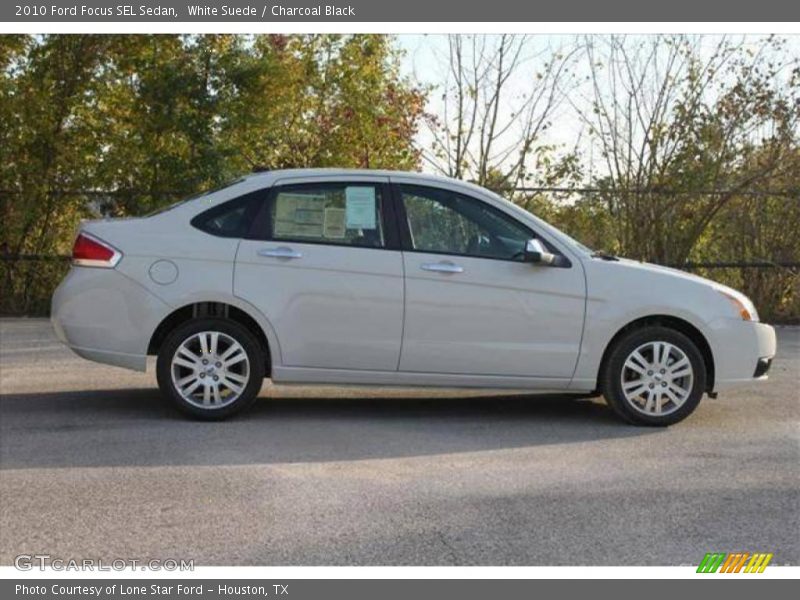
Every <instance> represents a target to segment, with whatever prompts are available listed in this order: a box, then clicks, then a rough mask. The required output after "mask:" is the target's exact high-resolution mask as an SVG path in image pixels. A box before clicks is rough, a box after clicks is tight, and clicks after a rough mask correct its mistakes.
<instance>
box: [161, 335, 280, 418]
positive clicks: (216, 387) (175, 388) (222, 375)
mask: <svg viewBox="0 0 800 600" xmlns="http://www.w3.org/2000/svg"><path fill="white" fill-rule="evenodd" d="M264 363H265V360H264V353H263V350H262V348H261V345H260V344H259V342H258V340H257V339H256V338H255V336H253V334H251V333H250V332H249V331H248V330H247V329H245V328H244V327H243V326H242V325H240V324H239V323H236V322H234V321H227V320H225V319H196V320H193V321H189V322H188V323H184V324H183V325H181V326H179V327H177V328H176V329H175V330H173V331H172V332H171V333H170V334H169V335H168V336H167V338H166V339H165V340H164V343H163V344H162V346H161V349H160V350H159V353H158V362H157V368H156V376H157V379H158V385H159V387H160V388H161V391H162V393H163V394H164V395H165V396H166V397H167V398H168V399H170V400H171V401H172V402H173V403H174V404H175V405H176V406H177V407H178V408H179V409H180V410H182V411H183V412H185V413H187V414H189V415H192V416H194V417H198V418H201V419H208V420H212V419H223V418H225V417H229V416H230V415H232V414H234V413H236V412H239V411H240V410H242V409H244V408H246V407H247V406H249V405H250V404H252V402H253V401H254V400H255V399H256V396H257V395H258V392H259V391H260V389H261V384H262V383H263V380H264Z"/></svg>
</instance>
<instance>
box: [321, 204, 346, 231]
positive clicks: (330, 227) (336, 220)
mask: <svg viewBox="0 0 800 600" xmlns="http://www.w3.org/2000/svg"><path fill="white" fill-rule="evenodd" d="M345 233H346V232H345V228H344V209H343V208H332V207H328V208H326V209H325V220H324V226H323V235H324V236H325V237H326V238H327V239H343V238H344V235H345Z"/></svg>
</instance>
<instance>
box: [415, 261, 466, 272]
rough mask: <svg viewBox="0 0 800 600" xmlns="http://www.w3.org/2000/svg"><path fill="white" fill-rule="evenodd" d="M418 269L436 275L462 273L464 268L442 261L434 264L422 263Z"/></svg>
mask: <svg viewBox="0 0 800 600" xmlns="http://www.w3.org/2000/svg"><path fill="white" fill-rule="evenodd" d="M419 268H420V269H422V270H423V271H436V272H438V273H463V272H464V267H462V266H460V265H457V264H455V263H452V262H450V261H449V260H443V261H441V262H435V263H422V264H421V265H420V266H419Z"/></svg>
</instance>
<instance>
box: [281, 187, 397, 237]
mask: <svg viewBox="0 0 800 600" xmlns="http://www.w3.org/2000/svg"><path fill="white" fill-rule="evenodd" d="M382 213H383V198H382V197H381V188H380V186H376V185H373V184H370V183H320V184H303V185H295V186H285V187H279V188H277V189H276V190H275V192H274V194H273V196H272V201H271V203H270V219H269V221H270V224H269V228H270V235H269V237H270V238H271V239H273V240H285V241H295V242H310V243H324V244H334V245H344V246H361V247H367V248H381V247H383V246H384V244H385V240H384V232H383V223H382V216H383V215H382Z"/></svg>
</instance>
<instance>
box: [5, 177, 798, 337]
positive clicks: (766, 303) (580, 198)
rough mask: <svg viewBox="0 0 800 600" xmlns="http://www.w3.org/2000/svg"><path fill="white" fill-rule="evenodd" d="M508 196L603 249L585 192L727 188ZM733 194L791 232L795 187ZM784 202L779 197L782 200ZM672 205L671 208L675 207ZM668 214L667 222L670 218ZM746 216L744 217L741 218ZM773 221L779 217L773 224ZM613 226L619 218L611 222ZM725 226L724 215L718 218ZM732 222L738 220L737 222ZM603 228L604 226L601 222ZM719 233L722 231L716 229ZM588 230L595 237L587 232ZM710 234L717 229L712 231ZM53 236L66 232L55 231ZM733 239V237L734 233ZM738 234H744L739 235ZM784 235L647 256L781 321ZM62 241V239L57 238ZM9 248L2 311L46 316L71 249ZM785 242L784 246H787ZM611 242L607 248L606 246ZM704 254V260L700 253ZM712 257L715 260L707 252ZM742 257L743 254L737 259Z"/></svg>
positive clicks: (788, 309)
mask: <svg viewBox="0 0 800 600" xmlns="http://www.w3.org/2000/svg"><path fill="white" fill-rule="evenodd" d="M17 193H18V192H16V191H13V190H0V198H2V197H3V196H5V198H6V199H10V197H13V196H14V195H16V194H17ZM54 193H55V194H57V195H58V196H60V197H67V196H70V197H73V198H75V197H78V198H79V201H80V202H81V203H84V204H87V205H89V204H92V205H95V206H97V205H99V204H100V203H104V202H105V203H108V202H110V203H112V204H113V203H114V202H115V201H116V200H119V199H120V198H122V199H123V200H129V199H131V198H133V197H134V196H137V197H139V196H142V195H144V196H146V197H147V198H149V200H150V202H149V204H151V206H152V205H156V206H158V205H164V204H166V203H169V202H172V201H174V200H175V199H176V196H177V197H181V196H184V195H185V194H184V193H179V192H175V191H160V192H149V193H147V194H144V193H143V192H132V191H131V190H127V191H124V192H121V191H97V190H91V191H81V190H69V191H63V190H61V191H57V192H54ZM501 193H503V194H504V195H506V196H507V197H512V198H513V199H514V200H515V201H516V202H517V203H518V204H520V205H522V206H524V207H525V208H527V209H528V210H531V211H532V212H534V213H537V214H539V216H541V217H543V218H544V219H545V220H548V221H550V222H552V223H553V224H555V225H556V226H558V227H560V228H562V229H563V230H564V231H567V232H569V233H573V234H576V237H579V238H584V239H586V240H587V241H589V242H590V243H594V244H599V245H595V247H602V248H604V249H608V247H607V246H605V245H604V242H605V241H606V240H607V239H610V238H613V237H614V236H613V235H612V234H611V233H612V232H611V230H610V229H609V223H611V224H612V226H613V225H614V224H613V223H612V219H619V218H620V215H619V214H617V215H614V214H613V211H614V210H615V209H617V210H619V206H615V205H614V203H613V201H612V202H606V201H600V202H598V203H596V204H595V205H594V206H589V210H588V212H585V213H581V211H580V210H572V208H574V207H580V206H581V202H583V203H584V204H583V206H584V207H586V206H588V204H589V203H586V199H587V198H592V199H597V198H603V197H605V198H608V197H612V198H613V197H623V196H624V195H626V194H627V195H628V197H630V196H631V195H635V196H636V197H637V199H638V200H642V201H643V202H646V203H647V206H650V205H658V203H659V202H660V199H661V198H680V197H682V196H685V195H691V196H693V197H695V198H701V197H706V198H707V197H718V196H720V195H721V194H726V193H728V192H726V191H725V190H707V191H705V190H703V191H691V192H687V191H674V190H608V189H602V188H563V187H525V188H516V189H511V190H501ZM736 194H737V198H738V199H739V200H741V201H742V202H750V203H751V205H750V206H749V208H748V206H746V205H743V206H742V207H741V210H740V212H739V213H738V214H739V215H744V217H747V215H748V214H749V213H748V210H750V211H753V212H755V211H760V210H762V208H763V207H765V206H767V205H768V204H769V203H770V202H776V200H775V199H776V198H777V199H778V200H777V202H778V204H774V205H772V207H771V208H770V210H771V211H772V212H771V216H769V218H770V219H772V222H771V223H770V227H772V228H774V229H778V230H783V231H784V232H792V231H795V230H796V229H797V222H796V221H795V220H794V216H793V215H795V213H796V212H797V210H798V209H797V206H798V200H799V199H800V193H798V191H797V190H756V191H744V190H740V191H738V192H736ZM784 203H785V204H784ZM662 206H666V207H667V208H668V209H670V210H673V209H674V205H671V204H669V203H668V204H666V205H663V204H662ZM673 212H674V210H673ZM670 218H672V216H670V215H667V218H665V219H664V220H665V221H666V224H667V226H670V221H669V219H670ZM724 218H725V217H724V216H717V219H718V220H719V219H724ZM756 218H757V219H761V221H758V222H757V223H756V224H757V225H758V226H759V227H761V225H762V223H763V219H764V217H763V216H758V215H755V216H754V219H756ZM743 220H744V221H746V220H747V219H746V218H744V219H743ZM776 221H777V225H776V224H775V223H776ZM616 225H617V226H618V225H619V223H617V224H616ZM723 225H724V226H725V227H727V226H728V224H727V223H724V224H723ZM736 226H737V227H738V224H737V225H736ZM604 228H605V229H604ZM722 233H725V231H722ZM593 235H594V238H595V239H591V238H592V237H593ZM713 235H716V231H715V232H714V233H713V234H712V237H713ZM742 235H743V236H746V235H749V232H748V231H747V230H744V229H743V230H742ZM59 236H60V237H59V239H61V238H63V237H64V235H61V234H59ZM734 239H736V237H735V236H734ZM743 239H744V238H743ZM787 239H788V242H786V241H784V245H783V246H782V250H781V252H780V253H778V257H776V256H769V255H767V256H766V257H763V253H756V254H754V253H751V252H748V251H746V249H744V248H743V247H739V246H736V245H730V246H725V247H724V252H708V253H707V252H692V253H691V254H692V256H693V257H700V258H701V260H682V261H675V260H670V259H669V258H668V257H667V258H665V259H663V260H658V259H653V258H649V260H651V261H653V262H659V263H661V264H665V265H666V266H671V267H675V268H679V269H683V270H686V271H690V272H694V273H697V274H699V275H702V276H704V277H708V278H709V279H713V280H715V281H718V282H720V283H723V284H726V285H729V286H731V287H734V288H737V289H741V290H742V291H744V292H745V293H747V294H748V295H750V296H751V297H752V298H753V300H754V301H755V303H756V305H757V306H758V308H759V309H760V311H761V312H762V315H763V316H764V318H765V319H766V320H770V321H780V322H800V256H798V254H797V252H796V247H797V244H796V243H795V241H793V240H795V239H796V238H792V237H789V238H787ZM62 247H63V246H62ZM7 248H8V246H7V245H5V244H3V246H2V247H0V281H2V290H1V292H2V294H0V315H3V316H11V315H13V316H21V315H27V316H45V315H47V314H48V313H49V307H50V298H51V296H52V293H53V290H54V289H55V287H56V285H58V282H59V281H60V280H61V279H62V278H63V276H64V275H65V274H66V272H67V271H68V269H69V257H68V256H60V255H51V254H47V253H44V254H13V253H8V252H6V253H3V252H2V251H3V250H6V249H7ZM787 248H788V250H787ZM612 250H613V248H612ZM641 254H642V256H645V257H647V256H651V255H650V254H649V253H648V252H646V251H645V252H642V253H641ZM746 256H751V257H752V256H757V257H758V259H751V260H744V257H746ZM705 257H708V258H709V260H702V258H705ZM711 257H714V258H718V259H719V260H711ZM739 259H742V260H739Z"/></svg>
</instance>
